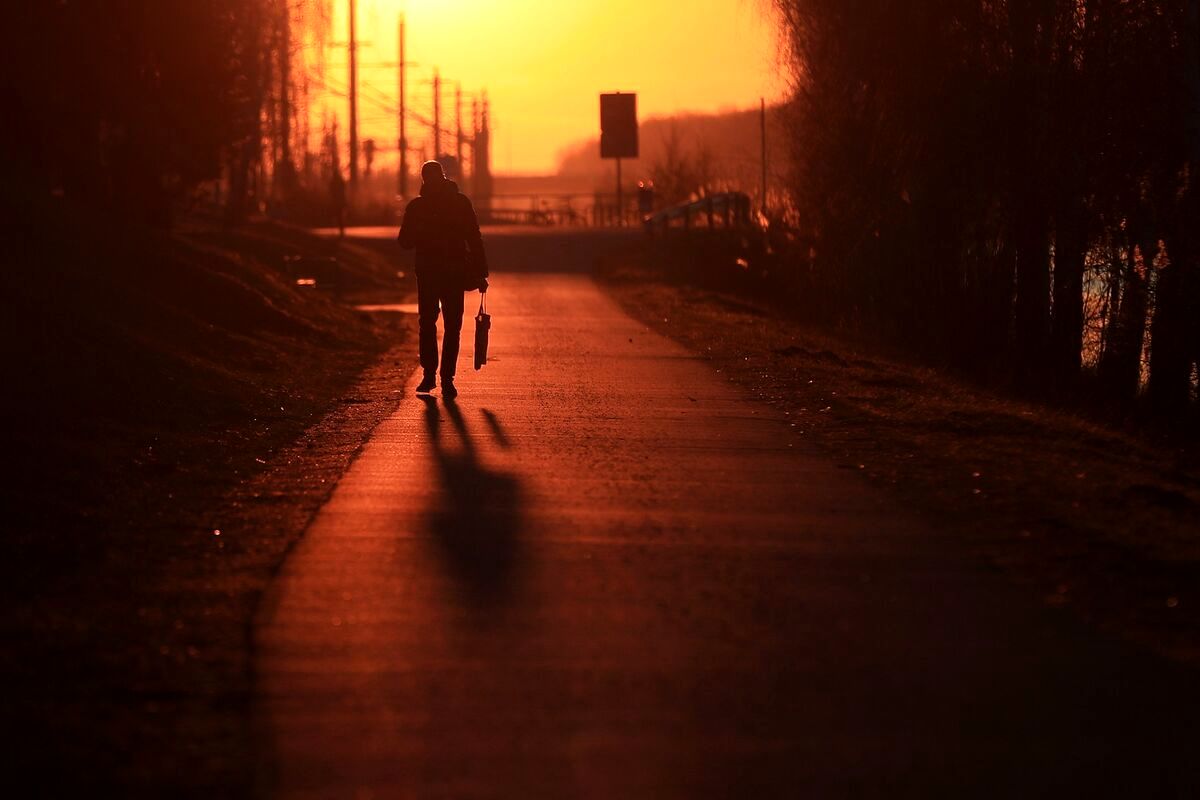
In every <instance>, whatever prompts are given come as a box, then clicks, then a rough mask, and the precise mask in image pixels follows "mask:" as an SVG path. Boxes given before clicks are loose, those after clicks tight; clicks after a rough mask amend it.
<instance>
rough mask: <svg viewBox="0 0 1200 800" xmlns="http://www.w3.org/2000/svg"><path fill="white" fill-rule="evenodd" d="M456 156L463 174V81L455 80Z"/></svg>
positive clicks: (460, 171)
mask: <svg viewBox="0 0 1200 800" xmlns="http://www.w3.org/2000/svg"><path fill="white" fill-rule="evenodd" d="M454 140H455V141H454V157H455V158H456V159H458V169H459V174H460V176H461V173H462V168H463V159H462V153H463V132H462V82H461V81H455V82H454Z"/></svg>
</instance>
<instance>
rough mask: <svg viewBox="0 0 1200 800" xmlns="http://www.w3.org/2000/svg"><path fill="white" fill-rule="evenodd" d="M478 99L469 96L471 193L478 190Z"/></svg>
mask: <svg viewBox="0 0 1200 800" xmlns="http://www.w3.org/2000/svg"><path fill="white" fill-rule="evenodd" d="M478 178H479V100H478V99H477V98H474V97H473V98H471V193H472V195H474V196H478V191H479V179H478Z"/></svg>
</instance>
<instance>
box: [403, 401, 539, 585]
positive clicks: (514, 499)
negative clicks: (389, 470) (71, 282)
mask: <svg viewBox="0 0 1200 800" xmlns="http://www.w3.org/2000/svg"><path fill="white" fill-rule="evenodd" d="M421 402H423V403H424V404H425V426H426V431H427V433H428V435H429V440H430V446H431V448H432V451H433V455H434V460H435V461H436V463H437V469H438V474H439V477H440V479H441V483H442V490H443V491H442V495H441V500H440V502H439V503H438V505H437V506H436V507H434V508H433V509H432V510H431V512H430V513H431V516H430V529H431V530H432V531H433V534H434V536H435V538H436V539H437V541H438V543H439V544H440V545H441V547H442V550H443V551H444V553H445V556H446V560H447V562H448V564H449V566H450V568H451V570H452V571H453V572H454V573H455V575H456V576H457V577H458V578H459V580H460V581H461V582H462V584H463V586H464V589H465V591H466V594H467V596H468V597H469V598H470V599H471V601H472V602H475V603H488V602H494V601H497V600H501V599H503V598H504V596H505V595H506V594H507V592H508V589H509V588H510V584H511V577H512V572H513V569H514V567H515V566H516V561H517V559H516V556H517V535H518V532H519V529H520V520H521V487H520V483H519V482H518V481H517V480H516V479H515V478H514V477H512V476H511V475H508V474H506V473H503V472H498V471H495V470H491V469H488V468H487V467H485V466H483V465H482V464H480V463H479V460H478V458H477V457H476V451H475V446H474V444H473V442H472V440H471V436H470V432H469V431H468V430H467V426H466V422H465V420H464V419H463V417H462V412H461V410H460V409H459V408H458V406H457V404H455V403H454V402H453V401H443V403H442V406H443V407H444V408H445V409H446V414H447V416H449V417H450V421H451V423H452V424H453V427H454V429H455V431H456V432H457V433H458V435H459V438H460V439H461V441H462V447H461V448H460V449H459V450H457V451H455V450H452V449H450V448H448V447H447V442H446V441H445V440H444V439H443V438H442V437H444V436H446V431H445V430H444V429H443V427H442V425H441V414H440V410H439V408H438V403H437V400H436V399H434V398H432V397H424V396H422V397H421Z"/></svg>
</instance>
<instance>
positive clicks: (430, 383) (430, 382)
mask: <svg viewBox="0 0 1200 800" xmlns="http://www.w3.org/2000/svg"><path fill="white" fill-rule="evenodd" d="M436 386H437V381H436V380H434V378H433V376H432V375H426V376H425V378H424V379H423V380H422V381H421V382H420V383H418V384H417V394H429V393H430V392H432V391H433V390H434V388H435V387H436Z"/></svg>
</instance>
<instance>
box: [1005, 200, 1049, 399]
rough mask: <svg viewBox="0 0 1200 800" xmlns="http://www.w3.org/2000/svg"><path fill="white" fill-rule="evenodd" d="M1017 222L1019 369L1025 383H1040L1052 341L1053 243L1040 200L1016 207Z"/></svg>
mask: <svg viewBox="0 0 1200 800" xmlns="http://www.w3.org/2000/svg"><path fill="white" fill-rule="evenodd" d="M1017 215H1018V220H1017V224H1016V226H1015V231H1014V234H1015V237H1016V255H1017V298H1016V308H1015V311H1014V316H1015V322H1016V331H1015V333H1016V345H1017V359H1018V371H1017V374H1018V376H1019V377H1020V380H1021V382H1022V384H1024V385H1025V386H1028V387H1032V386H1036V385H1037V384H1039V383H1040V382H1041V381H1042V379H1044V378H1045V375H1046V365H1047V350H1048V347H1047V345H1048V343H1049V341H1050V247H1049V242H1048V235H1047V230H1046V229H1047V225H1046V218H1045V216H1044V215H1043V214H1042V213H1041V210H1040V208H1038V206H1037V204H1035V203H1029V204H1028V205H1025V206H1024V207H1021V208H1018V210H1017Z"/></svg>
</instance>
